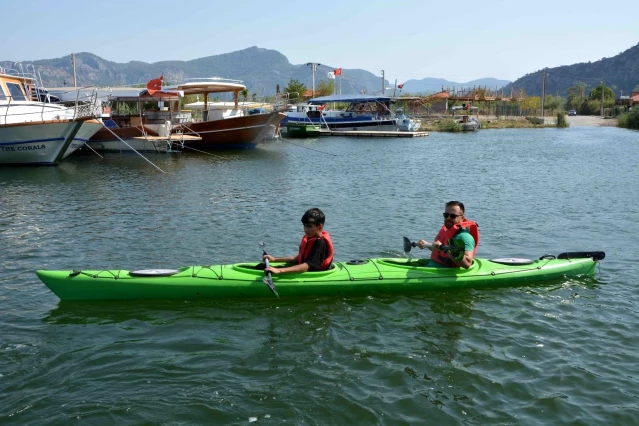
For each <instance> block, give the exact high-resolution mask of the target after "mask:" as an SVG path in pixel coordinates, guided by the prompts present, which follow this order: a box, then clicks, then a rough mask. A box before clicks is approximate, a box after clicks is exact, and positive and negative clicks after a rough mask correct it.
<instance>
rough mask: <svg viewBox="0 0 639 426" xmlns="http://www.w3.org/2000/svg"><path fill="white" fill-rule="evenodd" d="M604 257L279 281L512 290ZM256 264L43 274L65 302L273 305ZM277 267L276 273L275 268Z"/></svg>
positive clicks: (393, 266) (290, 293)
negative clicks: (258, 301)
mask: <svg viewBox="0 0 639 426" xmlns="http://www.w3.org/2000/svg"><path fill="white" fill-rule="evenodd" d="M604 257H605V254H604V253H603V252H578V253H562V254H560V255H559V256H557V257H555V256H542V258H541V259H539V260H535V261H532V260H528V259H493V260H488V259H475V261H474V263H473V265H472V266H471V267H470V268H469V269H460V268H433V267H426V266H425V265H426V263H427V262H428V259H405V258H397V259H392V258H384V259H366V260H352V261H349V262H336V263H334V264H333V265H332V267H331V269H329V270H328V271H321V272H304V273H299V274H282V275H273V283H274V284H275V286H276V288H277V291H278V292H279V295H280V296H281V297H304V296H345V295H371V294H393V293H416V292H425V291H430V290H447V289H452V288H481V287H493V286H513V285H519V284H522V283H529V282H537V281H543V280H550V279H555V278H562V277H566V276H582V275H583V276H589V275H594V273H595V268H596V266H597V265H598V261H599V260H602V259H603V258H604ZM256 266H257V264H256V263H236V264H232V265H211V266H188V267H182V268H179V269H155V270H141V271H125V270H102V271H98V270H75V271H68V270H67V271H45V270H39V271H36V273H37V275H38V277H39V278H40V279H41V280H42V282H44V284H46V286H47V287H49V288H50V289H51V290H52V291H53V292H54V293H55V294H56V295H57V296H58V297H59V298H60V299H62V300H100V299H182V300H187V299H228V298H258V297H273V295H272V293H271V290H270V289H269V288H268V287H267V286H266V285H265V284H264V282H263V281H262V280H263V278H264V272H263V271H261V270H258V269H255V267H256ZM274 266H277V264H275V265H274Z"/></svg>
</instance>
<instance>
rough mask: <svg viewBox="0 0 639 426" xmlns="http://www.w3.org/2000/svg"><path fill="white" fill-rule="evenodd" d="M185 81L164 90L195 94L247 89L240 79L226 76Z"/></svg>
mask: <svg viewBox="0 0 639 426" xmlns="http://www.w3.org/2000/svg"><path fill="white" fill-rule="evenodd" d="M189 80H193V81H187V82H185V83H180V84H176V85H173V86H169V87H162V89H164V90H167V89H168V90H182V91H183V92H184V94H185V95H195V94H201V93H224V92H241V91H242V90H245V89H246V86H245V85H243V84H242V82H241V81H240V80H228V79H224V78H217V77H212V78H201V79H189Z"/></svg>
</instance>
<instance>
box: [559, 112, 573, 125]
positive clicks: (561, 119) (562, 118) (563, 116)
mask: <svg viewBox="0 0 639 426" xmlns="http://www.w3.org/2000/svg"><path fill="white" fill-rule="evenodd" d="M557 127H560V128H566V127H570V123H568V120H566V113H565V112H563V111H559V112H558V113H557Z"/></svg>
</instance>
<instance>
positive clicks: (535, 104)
mask: <svg viewBox="0 0 639 426" xmlns="http://www.w3.org/2000/svg"><path fill="white" fill-rule="evenodd" d="M520 107H521V109H523V110H524V111H526V112H527V113H528V114H530V113H532V112H533V111H534V112H535V113H536V112H537V108H541V97H539V96H528V97H526V98H523V99H522V100H521V103H520Z"/></svg>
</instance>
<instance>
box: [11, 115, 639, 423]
mask: <svg viewBox="0 0 639 426" xmlns="http://www.w3.org/2000/svg"><path fill="white" fill-rule="evenodd" d="M294 143H295V144H296V145H293V144H292V143H288V142H286V143H284V142H282V143H272V144H270V145H268V146H265V147H261V148H258V149H256V150H250V151H243V152H236V153H223V154H219V155H215V156H212V155H186V154H185V155H182V156H179V155H178V156H170V155H157V156H155V155H151V156H149V158H150V159H151V160H152V161H153V162H154V163H156V164H157V165H158V166H159V167H160V168H162V169H163V170H165V171H166V172H167V173H166V174H162V173H159V172H158V171H157V170H155V169H154V168H153V167H152V166H150V165H149V164H147V163H145V162H144V161H143V160H141V159H140V158H139V157H137V156H135V155H108V156H106V157H105V158H104V159H103V160H102V159H99V158H97V157H96V156H94V155H77V156H76V155H75V154H74V156H72V157H70V158H69V159H68V161H67V162H64V163H62V164H61V165H60V166H59V167H56V168H4V169H0V184H1V189H0V191H1V192H0V243H1V244H2V246H3V250H2V258H1V262H2V268H0V312H2V314H1V315H0V423H3V424H20V425H25V424H33V425H42V424H71V423H73V424H91V425H93V424H96V423H97V424H111V423H118V424H158V423H162V424H238V425H242V424H249V423H253V422H256V424H278V425H279V424H331V425H332V424H345V425H346V424H367V425H368V424H371V425H372V424H388V425H397V424H424V423H428V424H438V425H443V424H453V425H454V424H461V423H463V424H471V425H485V424H513V425H518V424H527V425H530V424H593V425H599V424H604V423H606V424H619V425H621V424H623V425H629V424H639V420H638V419H639V391H638V389H639V362H638V361H639V359H638V357H637V352H636V348H637V341H638V340H637V332H636V330H637V327H638V326H639V315H638V308H637V300H638V296H639V290H637V279H636V277H637V274H638V273H639V261H638V260H637V257H636V250H635V249H636V246H637V245H636V240H637V237H638V236H639V235H638V232H637V231H636V229H637V225H636V220H637V218H638V217H639V215H638V214H637V213H638V206H639V191H637V186H638V185H639V167H638V162H639V160H638V159H639V134H638V133H637V132H632V131H627V130H620V129H616V128H587V127H575V128H569V129H562V130H557V129H529V130H526V129H516V130H490V131H488V130H487V131H480V132H477V133H475V134H457V135H455V134H438V133H433V134H431V135H430V136H429V137H427V138H420V139H383V138H382V139H342V138H321V139H318V140H297V141H294ZM452 199H457V200H462V201H463V202H464V203H465V204H466V213H467V216H468V217H469V218H471V219H474V220H476V221H477V222H478V223H479V225H480V228H481V232H482V242H481V245H480V247H479V253H478V255H479V256H482V257H489V258H495V257H528V258H537V257H539V256H541V255H543V254H546V253H554V254H557V253H559V252H561V251H571V250H592V249H597V250H604V251H605V252H606V254H607V257H606V259H605V260H604V261H603V262H602V264H601V268H600V272H599V273H598V274H597V275H596V277H595V278H593V279H589V278H588V279H571V280H565V281H563V282H552V283H546V284H542V285H530V286H528V287H517V288H498V289H490V290H480V291H475V290H462V291H451V292H446V293H426V294H422V295H411V296H392V297H390V296H388V297H361V298H338V297H335V298H319V299H304V300H277V299H275V298H273V299H264V300H254V301H197V302H185V301H125V302H91V303H86V302H81V303H80V302H75V303H70V302H64V303H63V302H61V301H60V300H59V299H58V298H57V297H56V296H55V295H53V293H51V292H50V291H49V290H48V289H47V288H46V287H45V286H44V285H43V284H42V283H40V281H39V280H38V279H37V277H36V276H35V274H34V270H35V269H38V268H42V269H72V268H96V269H97V268H123V269H146V268H167V267H168V268H174V267H178V266H182V265H190V264H210V263H232V262H238V261H254V260H258V259H259V258H260V254H261V251H260V249H259V247H258V242H259V241H265V242H266V243H267V250H268V251H269V252H270V253H273V254H276V255H290V254H294V253H295V251H296V249H297V245H298V244H299V239H300V238H301V236H302V226H301V223H300V218H301V216H302V214H303V212H304V211H305V210H306V209H308V208H310V207H315V206H317V207H320V208H321V209H323V210H324V212H325V213H326V216H327V222H326V229H327V230H328V231H329V232H330V233H331V235H332V238H333V242H334V244H335V249H336V259H337V260H348V259H357V258H365V257H380V256H399V255H401V254H402V253H401V250H402V236H404V235H405V236H407V237H409V238H410V239H412V240H413V241H415V240H417V239H418V238H426V239H428V240H431V239H432V237H433V236H434V234H435V233H436V231H437V229H438V228H439V226H441V223H442V218H441V212H442V211H443V209H444V204H445V202H446V201H449V200H452ZM633 247H634V249H633ZM425 254H426V253H425V252H422V255H425Z"/></svg>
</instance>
